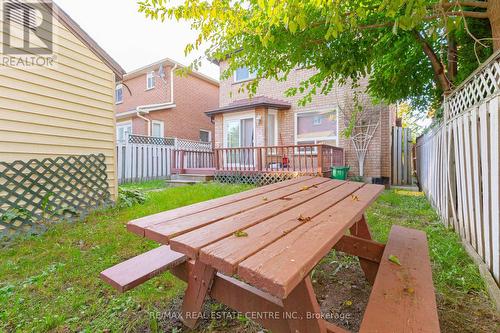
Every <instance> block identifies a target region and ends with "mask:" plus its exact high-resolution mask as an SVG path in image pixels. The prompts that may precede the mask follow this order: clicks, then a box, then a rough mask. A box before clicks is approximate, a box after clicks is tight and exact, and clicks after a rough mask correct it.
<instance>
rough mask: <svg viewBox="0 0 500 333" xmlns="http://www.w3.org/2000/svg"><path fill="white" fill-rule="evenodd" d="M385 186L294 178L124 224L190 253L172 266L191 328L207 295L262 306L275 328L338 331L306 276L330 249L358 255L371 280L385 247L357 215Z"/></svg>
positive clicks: (238, 305) (242, 306) (242, 307)
mask: <svg viewBox="0 0 500 333" xmlns="http://www.w3.org/2000/svg"><path fill="white" fill-rule="evenodd" d="M383 189H384V187H383V186H379V185H367V184H363V183H357V182H350V181H339V180H331V179H328V178H319V177H300V178H296V179H293V180H289V181H285V182H281V183H276V184H273V185H269V186H264V187H260V188H256V189H253V190H250V191H247V192H243V193H239V194H235V195H231V196H228V197H223V198H219V199H214V200H210V201H206V202H202V203H198V204H195V205H191V206H187V207H182V208H179V209H175V210H171V211H166V212H162V213H159V214H155V215H152V216H148V217H145V218H141V219H138V220H134V221H131V222H130V223H129V224H128V225H127V227H128V229H129V230H130V231H132V232H134V233H137V234H139V235H141V236H144V237H146V238H149V239H152V240H155V241H158V242H160V243H162V244H169V245H170V248H171V250H173V251H176V252H180V253H182V254H185V255H187V256H188V257H189V259H190V260H188V261H187V262H186V263H185V265H181V266H177V267H174V268H173V269H172V271H173V273H174V274H176V275H177V276H179V277H182V278H184V279H186V280H187V281H188V286H187V290H186V292H185V296H184V301H183V302H184V303H183V307H182V317H183V322H184V323H185V324H186V325H187V326H189V327H191V328H192V327H194V326H195V325H196V323H197V319H198V316H197V315H198V314H199V313H201V309H202V306H203V303H204V300H205V297H206V296H207V295H208V294H210V295H211V296H212V297H214V298H216V299H218V300H219V301H221V302H222V303H225V304H226V305H228V306H229V307H231V308H233V309H235V310H237V311H240V312H243V313H246V312H249V311H251V312H252V313H253V312H262V313H261V314H260V315H257V317H262V318H254V319H255V320H256V321H257V322H259V323H261V324H262V325H263V326H264V327H266V328H269V329H271V330H272V331H273V332H308V333H313V332H344V330H343V329H341V328H339V327H337V326H335V325H333V324H329V323H328V322H326V321H325V320H323V319H321V318H320V316H319V314H320V309H319V305H318V303H317V301H316V297H315V294H314V291H313V289H312V283H311V279H310V277H309V274H310V272H311V271H312V269H313V268H314V267H315V266H316V265H317V264H318V263H319V262H320V260H321V259H322V258H323V257H324V256H325V255H326V254H327V253H328V252H329V251H331V250H332V249H333V248H336V249H339V250H342V251H344V252H346V253H349V254H352V255H356V256H358V257H359V258H360V263H361V267H362V269H363V271H364V273H365V276H366V278H367V279H368V281H370V282H372V283H373V281H374V279H375V276H376V274H377V269H378V262H380V257H381V256H382V252H383V251H384V246H383V245H381V244H379V243H376V242H374V241H372V240H371V236H370V231H369V229H368V226H367V224H366V221H365V218H364V212H365V211H366V209H367V208H368V207H369V206H370V205H371V204H372V203H373V201H374V200H375V199H376V198H377V197H378V195H379V194H380V193H381V192H382V191H383ZM348 231H350V234H349V235H348V234H347V232H348ZM234 277H237V278H234ZM277 313H279V315H277ZM271 314H272V315H271ZM271 317H272V318H271Z"/></svg>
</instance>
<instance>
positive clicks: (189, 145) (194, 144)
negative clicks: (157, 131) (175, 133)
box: [128, 134, 212, 151]
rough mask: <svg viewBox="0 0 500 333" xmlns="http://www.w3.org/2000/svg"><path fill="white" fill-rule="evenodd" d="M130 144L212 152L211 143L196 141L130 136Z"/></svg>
mask: <svg viewBox="0 0 500 333" xmlns="http://www.w3.org/2000/svg"><path fill="white" fill-rule="evenodd" d="M128 143H132V144H141V145H160V146H172V147H175V148H176V149H178V150H190V151H212V143H210V142H202V141H194V140H186V139H178V138H162V137H154V136H145V135H135V134H133V135H132V134H131V135H129V136H128Z"/></svg>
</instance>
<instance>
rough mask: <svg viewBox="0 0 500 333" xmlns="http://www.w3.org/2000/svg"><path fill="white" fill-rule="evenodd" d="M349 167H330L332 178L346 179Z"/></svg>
mask: <svg viewBox="0 0 500 333" xmlns="http://www.w3.org/2000/svg"><path fill="white" fill-rule="evenodd" d="M350 169H351V167H335V166H334V167H332V179H338V180H346V179H347V173H348V172H349V170H350Z"/></svg>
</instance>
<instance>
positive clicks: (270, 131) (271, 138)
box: [267, 111, 278, 146]
mask: <svg viewBox="0 0 500 333" xmlns="http://www.w3.org/2000/svg"><path fill="white" fill-rule="evenodd" d="M277 118H278V117H277V113H276V111H274V112H272V111H269V112H268V114H267V145H268V146H276V145H277V144H278V119H277Z"/></svg>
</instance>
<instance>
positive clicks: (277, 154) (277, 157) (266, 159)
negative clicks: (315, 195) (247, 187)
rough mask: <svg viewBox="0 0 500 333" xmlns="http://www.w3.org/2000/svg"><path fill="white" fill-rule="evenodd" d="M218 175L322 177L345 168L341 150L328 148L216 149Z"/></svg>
mask: <svg viewBox="0 0 500 333" xmlns="http://www.w3.org/2000/svg"><path fill="white" fill-rule="evenodd" d="M214 155H215V156H214V163H215V168H216V170H218V171H229V172H231V171H235V172H236V171H239V172H245V171H246V172H252V171H253V172H298V173H304V174H321V175H322V174H325V173H327V172H329V171H330V168H331V166H342V165H344V150H343V149H342V148H339V147H335V146H331V145H327V144H306V145H290V146H264V147H243V148H216V149H215V150H214Z"/></svg>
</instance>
